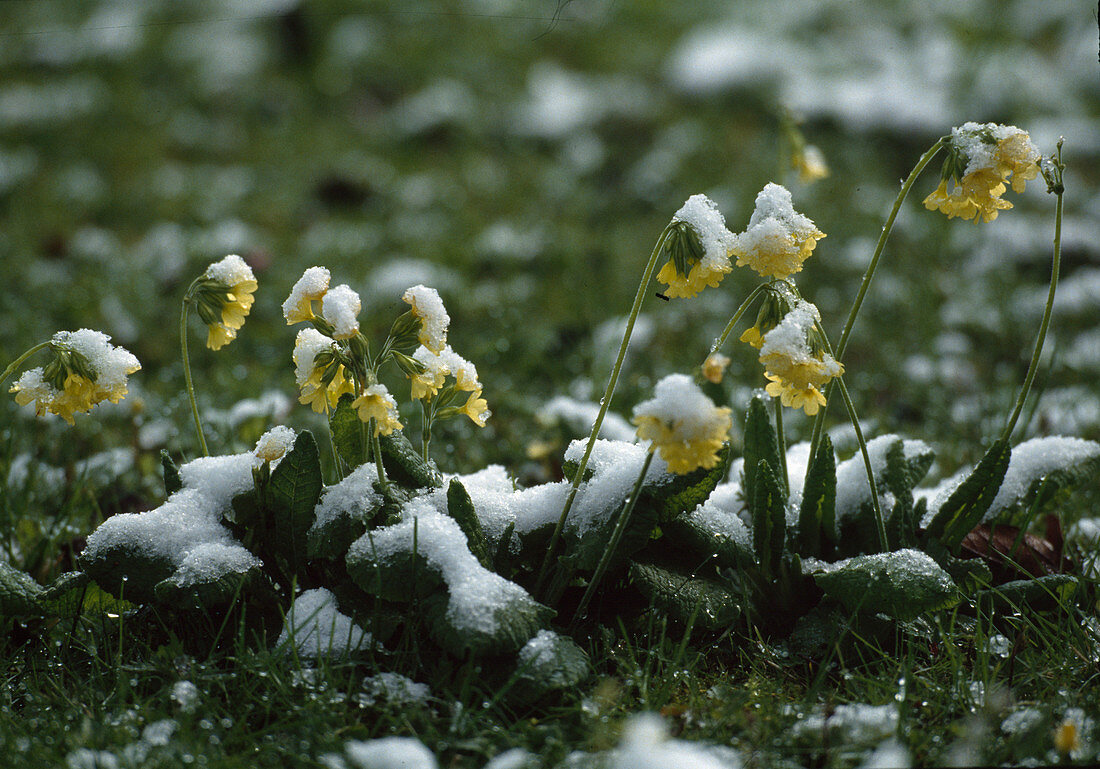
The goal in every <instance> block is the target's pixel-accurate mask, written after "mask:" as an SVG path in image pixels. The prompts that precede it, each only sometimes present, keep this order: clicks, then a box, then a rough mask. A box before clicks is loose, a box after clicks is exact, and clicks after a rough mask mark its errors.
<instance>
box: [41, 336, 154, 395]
mask: <svg viewBox="0 0 1100 769" xmlns="http://www.w3.org/2000/svg"><path fill="white" fill-rule="evenodd" d="M110 341H111V337H109V336H107V335H106V334H104V333H101V332H99V331H93V330H91V329H88V328H82V329H80V330H79V331H59V332H57V333H56V334H54V336H53V343H54V344H56V345H58V346H61V347H68V348H70V349H72V350H74V351H75V352H78V353H80V354H81V355H83V356H84V357H85V358H87V359H88V362H89V363H90V364H91V365H92V369H93V370H94V371H95V373H96V379H95V383H96V384H97V385H98V386H99V387H103V388H107V389H110V388H112V387H117V386H120V385H125V384H126V377H127V376H129V375H130V374H133V373H134V372H135V371H138V370H139V369H140V368H141V364H140V363H139V362H138V359H137V358H136V357H134V355H133V354H132V353H131V352H129V351H128V350H125V349H123V348H122V347H115V346H114V345H112V344H110Z"/></svg>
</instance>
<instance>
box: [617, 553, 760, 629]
mask: <svg viewBox="0 0 1100 769" xmlns="http://www.w3.org/2000/svg"><path fill="white" fill-rule="evenodd" d="M630 580H631V582H633V584H634V586H635V587H636V588H638V590H639V591H640V592H641V593H642V595H644V596H645V597H646V598H647V599H648V600H649V601H650V603H651V604H652V605H653V606H654V608H656V609H657V610H658V611H660V612H662V613H664V614H666V615H667V616H669V617H670V618H671V619H673V620H675V621H677V622H678V623H680V624H681V625H687V624H688V623H691V622H692V621H694V625H693V627H695V628H698V629H700V630H704V631H707V632H718V631H722V630H726V629H728V628H729V626H730V625H732V624H733V623H734V622H736V621H737V618H738V617H740V616H741V603H740V599H739V598H738V596H736V595H735V594H734V593H732V592H730V591H729V590H728V589H727V588H725V587H724V586H722V585H720V584H719V583H717V582H715V581H713V580H709V579H704V578H701V577H696V576H692V575H688V574H680V573H678V572H675V571H671V570H669V569H666V568H664V567H662V566H658V565H657V564H654V563H646V562H640V561H636V562H634V563H632V564H631V566H630Z"/></svg>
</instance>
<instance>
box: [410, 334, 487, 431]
mask: <svg viewBox="0 0 1100 769" xmlns="http://www.w3.org/2000/svg"><path fill="white" fill-rule="evenodd" d="M412 359H413V361H415V362H416V363H418V364H419V366H418V367H410V370H409V381H410V383H411V390H412V392H411V394H412V399H413V400H418V401H421V402H423V403H424V404H425V406H426V407H428V408H432V407H433V406H434V407H435V409H436V411H437V415H438V416H440V417H446V416H455V415H458V414H462V415H465V416H467V417H469V418H470V420H471V421H472V422H473V423H474V424H476V425H477V426H478V427H484V426H485V420H487V419H488V418H489V417H490V416H491V412H490V411H489V404H488V402H486V400H485V399H484V398H482V397H481V392H482V389H483V388H482V385H481V381H480V380H479V379H478V376H477V368H476V367H475V366H474V364H473V363H470V361H468V360H466V359H465V358H463V357H462V356H461V355H459V354H458V353H456V352H455V351H454V350H452V349H451V346H450V345H446V346H445V347H444V348H443V349H442V350H440V351H439V352H438V353H434V352H432V351H431V350H430V349H428V348H427V347H425V346H424V345H421V346H420V347H418V348H417V349H416V352H414V353H413V354H412ZM448 375H449V376H452V377H453V378H454V382H453V383H451V384H446V381H447V377H448ZM461 392H465V393H469V396H468V397H467V399H466V403H465V405H463V406H461V407H452V406H450V405H449V404H451V403H452V402H454V401H455V399H456V398H457V397H458V395H459V393H461ZM433 399H434V403H433V402H432V401H433Z"/></svg>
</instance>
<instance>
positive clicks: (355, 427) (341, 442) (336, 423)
mask: <svg viewBox="0 0 1100 769" xmlns="http://www.w3.org/2000/svg"><path fill="white" fill-rule="evenodd" d="M354 400H355V397H354V396H352V395H350V394H348V393H345V394H344V395H342V396H341V397H340V402H339V403H337V404H336V408H335V409H333V410H332V413H331V414H329V417H328V425H329V429H330V430H331V432H332V444H333V446H335V447H336V454H337V455H338V456H339V457H340V459H341V460H343V462H344V464H345V465H347V467H348V468H350V469H355V468H356V467H359V465H361V464H363V463H364V462H366V461H367V457H368V456H369V455H370V450H369V446H370V442H369V440H368V438H367V427H366V425H364V424H363V422H362V421H360V419H359V413H358V412H357V411H356V410H355V409H353V408H352V407H351V403H352V401H354Z"/></svg>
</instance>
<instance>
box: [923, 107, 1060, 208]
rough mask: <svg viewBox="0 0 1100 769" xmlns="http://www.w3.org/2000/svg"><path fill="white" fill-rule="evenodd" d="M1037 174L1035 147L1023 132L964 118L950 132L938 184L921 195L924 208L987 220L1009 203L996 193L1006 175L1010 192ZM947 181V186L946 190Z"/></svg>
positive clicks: (1002, 187)
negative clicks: (969, 121) (946, 152)
mask: <svg viewBox="0 0 1100 769" xmlns="http://www.w3.org/2000/svg"><path fill="white" fill-rule="evenodd" d="M1038 174H1039V151H1038V150H1037V149H1036V148H1035V145H1033V144H1032V143H1031V139H1030V137H1029V136H1028V135H1027V132H1026V131H1023V130H1021V129H1019V128H1017V127H1016V126H1004V125H997V124H996V123H985V124H981V123H973V122H971V123H964V124H963V125H962V126H959V127H957V128H955V129H953V130H952V131H951V138H950V140H949V144H948V156H947V160H946V161H945V162H944V165H943V172H942V174H941V179H940V184H939V186H938V187H937V188H936V189H935V190H934V191H933V192H932V194H930V195H929V196H928V197H926V198H925V199H924V206H925V208H927V209H929V210H936V209H938V210H940V211H942V212H943V213H945V214H947V218H949V219H951V218H954V217H956V216H959V217H962V218H963V219H974V220H977V218H978V216H979V215H981V217H982V220H983V221H986V222H991V221H993V220H994V219H996V218H997V213H998V212H999V211H1004V210H1006V209H1009V208H1012V204H1011V203H1009V202H1008V201H1007V200H1004V199H1003V198H1002V197H1001V196H1002V195H1003V194H1004V193H1005V191H1006V189H1007V184H1006V183H1008V182H1009V181H1010V179H1011V184H1012V190H1013V192H1017V193H1020V192H1023V191H1024V187H1025V186H1026V184H1027V182H1028V180H1030V179H1034V178H1035V177H1036V176H1037V175H1038ZM948 184H951V185H952V189H951V191H950V192H949V191H948Z"/></svg>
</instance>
